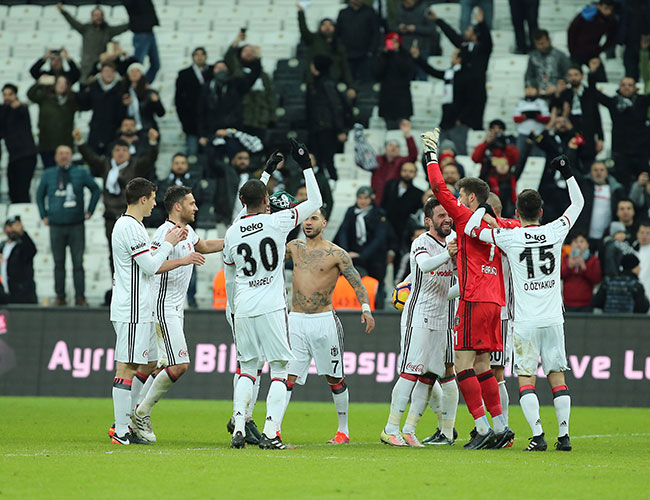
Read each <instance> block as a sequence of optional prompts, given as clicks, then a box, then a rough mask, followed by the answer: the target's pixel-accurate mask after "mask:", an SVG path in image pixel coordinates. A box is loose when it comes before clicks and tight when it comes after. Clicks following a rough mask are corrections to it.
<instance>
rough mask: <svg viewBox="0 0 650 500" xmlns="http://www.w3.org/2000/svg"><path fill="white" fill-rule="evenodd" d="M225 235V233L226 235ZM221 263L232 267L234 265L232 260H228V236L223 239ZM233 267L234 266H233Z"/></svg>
mask: <svg viewBox="0 0 650 500" xmlns="http://www.w3.org/2000/svg"><path fill="white" fill-rule="evenodd" d="M226 236H227V235H226ZM222 255H223V263H224V264H225V265H226V266H227V267H226V269H228V267H233V266H234V265H235V263H234V262H230V248H229V247H228V238H224V240H223V253H222ZM233 269H234V267H233Z"/></svg>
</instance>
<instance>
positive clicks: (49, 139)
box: [27, 75, 79, 168]
mask: <svg viewBox="0 0 650 500" xmlns="http://www.w3.org/2000/svg"><path fill="white" fill-rule="evenodd" d="M52 78H55V77H52V76H50V75H44V76H41V77H40V78H39V79H38V82H36V83H35V84H34V85H32V86H31V87H30V89H29V90H28V91H27V97H28V98H29V100H30V101H32V102H34V103H36V104H38V132H39V133H38V152H39V154H40V155H41V160H42V161H43V167H44V168H49V167H53V166H55V162H54V151H55V150H56V148H57V147H58V146H60V145H62V144H65V145H66V146H68V147H72V129H73V128H74V115H75V113H76V112H77V109H78V108H79V107H78V105H77V99H76V95H75V93H74V92H72V91H71V90H70V84H69V83H68V79H67V78H66V77H65V76H63V75H59V76H57V77H56V78H55V81H54V84H53V85H52V84H50V81H51V79H52Z"/></svg>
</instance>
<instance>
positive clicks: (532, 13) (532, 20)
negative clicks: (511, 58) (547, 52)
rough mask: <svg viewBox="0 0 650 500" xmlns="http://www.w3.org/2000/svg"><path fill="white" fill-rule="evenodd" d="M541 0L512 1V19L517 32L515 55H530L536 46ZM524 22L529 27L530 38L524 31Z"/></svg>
mask: <svg viewBox="0 0 650 500" xmlns="http://www.w3.org/2000/svg"><path fill="white" fill-rule="evenodd" d="M538 13H539V0H510V17H511V19H512V27H513V28H514V30H515V53H516V54H528V52H529V51H530V50H531V48H532V47H534V46H535V37H534V34H535V32H536V31H537V29H538V28H537V15H538ZM524 22H525V23H526V24H527V25H528V26H527V27H528V37H526V30H524Z"/></svg>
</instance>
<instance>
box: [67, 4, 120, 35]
mask: <svg viewBox="0 0 650 500" xmlns="http://www.w3.org/2000/svg"><path fill="white" fill-rule="evenodd" d="M59 10H60V11H61V15H62V16H63V18H64V19H65V20H66V21H68V24H69V25H70V27H71V28H72V29H73V30H75V31H78V32H79V33H81V34H82V35H83V32H84V25H83V23H80V22H79V21H78V20H77V19H75V18H74V17H72V14H70V13H69V12H68V11H66V10H65V9H64V8H63V6H62V7H61V8H60V9H59ZM127 27H128V25H127Z"/></svg>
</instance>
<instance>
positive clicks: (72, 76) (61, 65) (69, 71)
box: [29, 47, 81, 86]
mask: <svg viewBox="0 0 650 500" xmlns="http://www.w3.org/2000/svg"><path fill="white" fill-rule="evenodd" d="M47 62H49V63H50V67H49V68H48V69H43V66H45V63H47ZM29 73H30V74H31V75H32V76H33V77H34V80H38V79H39V78H41V76H43V75H52V76H55V77H58V76H65V77H66V78H67V79H68V82H70V86H72V85H74V84H75V83H76V82H77V81H79V77H80V76H81V72H80V71H79V68H78V67H77V65H76V64H75V62H74V61H73V60H72V58H71V57H70V54H68V51H67V50H66V49H65V47H61V48H59V49H48V51H47V52H46V53H45V55H44V56H43V57H41V58H40V59H39V60H37V61H36V62H35V63H34V64H33V65H32V67H31V68H30V69H29ZM50 85H54V83H50Z"/></svg>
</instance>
